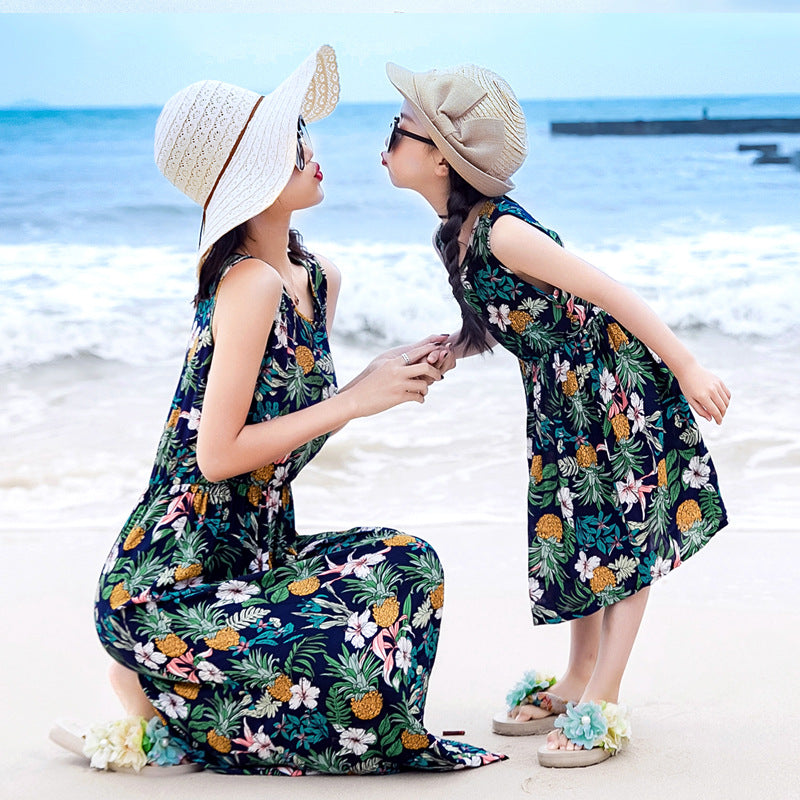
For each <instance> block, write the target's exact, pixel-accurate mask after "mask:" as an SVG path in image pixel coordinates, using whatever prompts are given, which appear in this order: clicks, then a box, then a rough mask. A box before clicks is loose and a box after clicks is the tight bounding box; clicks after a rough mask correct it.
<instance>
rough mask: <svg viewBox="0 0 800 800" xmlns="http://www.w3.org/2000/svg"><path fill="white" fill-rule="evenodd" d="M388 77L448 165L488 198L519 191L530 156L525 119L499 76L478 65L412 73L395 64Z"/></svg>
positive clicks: (388, 65) (518, 105)
mask: <svg viewBox="0 0 800 800" xmlns="http://www.w3.org/2000/svg"><path fill="white" fill-rule="evenodd" d="M386 74H387V75H388V76H389V80H390V81H391V82H392V83H393V84H394V87H395V88H396V89H397V90H398V91H399V92H400V94H402V95H403V97H405V98H406V100H408V102H409V103H411V105H412V106H413V108H414V111H415V112H416V113H417V115H418V116H419V119H420V122H421V123H422V124H423V126H424V127H425V130H426V131H427V132H428V134H429V135H430V137H431V139H433V141H434V142H435V143H436V146H437V147H438V148H439V150H440V151H441V153H442V155H443V156H444V157H445V159H447V163H448V164H450V166H451V167H453V169H454V170H455V171H456V172H457V173H458V174H459V175H460V176H461V177H462V178H464V180H465V181H467V183H469V184H470V185H472V186H474V187H475V188H476V189H477V190H478V191H479V192H482V193H483V194H485V195H486V196H487V197H496V196H497V195H501V194H505V193H506V192H508V191H510V190H511V189H513V188H514V183H513V182H512V181H511V180H510V176H511V175H513V174H514V173H515V172H516V171H517V170H518V169H519V168H520V167H521V166H522V162H523V161H525V156H526V155H527V154H528V144H527V138H528V137H527V132H526V127H525V114H524V113H523V111H522V107H521V106H520V104H519V102H518V101H517V98H516V97H515V96H514V92H513V91H512V89H511V87H510V86H509V85H508V83H506V81H505V80H504V79H503V78H501V77H500V76H499V75H498V74H497V73H495V72H492V71H491V70H488V69H485V68H484V67H478V66H476V65H475V64H463V65H461V66H457V67H450V68H448V69H432V70H430V71H428V72H411V71H410V70H407V69H404V68H403V67H400V66H398V65H397V64H392V63H391V62H390V63H388V64H387V65H386Z"/></svg>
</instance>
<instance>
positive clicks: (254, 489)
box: [247, 486, 263, 506]
mask: <svg viewBox="0 0 800 800" xmlns="http://www.w3.org/2000/svg"><path fill="white" fill-rule="evenodd" d="M262 496H263V489H262V488H261V487H260V486H250V487H248V489H247V499H248V500H249V501H250V505H253V506H258V505H259V504H260V503H261V498H262Z"/></svg>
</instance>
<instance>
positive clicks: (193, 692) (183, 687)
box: [173, 683, 200, 700]
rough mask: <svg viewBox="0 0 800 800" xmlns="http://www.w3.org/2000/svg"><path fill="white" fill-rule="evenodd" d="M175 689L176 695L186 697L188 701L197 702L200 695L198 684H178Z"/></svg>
mask: <svg viewBox="0 0 800 800" xmlns="http://www.w3.org/2000/svg"><path fill="white" fill-rule="evenodd" d="M173 689H174V690H175V694H178V695H180V696H181V697H185V698H186V699H187V700H196V699H197V695H198V694H199V693H200V686H199V685H198V684H196V683H176V684H175V686H174V687H173Z"/></svg>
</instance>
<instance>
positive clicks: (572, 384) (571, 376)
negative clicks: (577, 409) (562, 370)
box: [561, 370, 578, 397]
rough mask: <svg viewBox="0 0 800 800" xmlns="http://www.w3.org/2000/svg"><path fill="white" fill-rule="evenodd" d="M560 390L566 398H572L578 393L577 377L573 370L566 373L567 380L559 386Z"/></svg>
mask: <svg viewBox="0 0 800 800" xmlns="http://www.w3.org/2000/svg"><path fill="white" fill-rule="evenodd" d="M561 390H562V391H563V392H564V394H565V395H566V396H567V397H572V395H574V394H575V392H577V391H578V376H577V375H576V374H575V371H574V370H569V372H567V379H566V380H565V381H564V383H562V384H561Z"/></svg>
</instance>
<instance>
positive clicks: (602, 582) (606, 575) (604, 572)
mask: <svg viewBox="0 0 800 800" xmlns="http://www.w3.org/2000/svg"><path fill="white" fill-rule="evenodd" d="M589 585H590V586H591V587H592V591H593V592H594V593H595V594H600V592H602V591H603V589H605V588H606V587H608V586H616V585H617V579H616V577H615V576H614V573H613V572H612V571H611V570H610V569H609V568H608V567H596V568H595V570H594V574H593V575H592V577H591V579H590V580H589Z"/></svg>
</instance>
